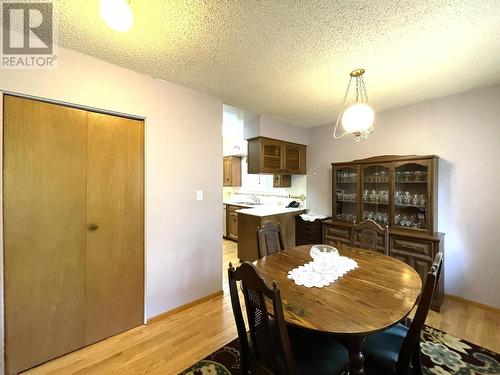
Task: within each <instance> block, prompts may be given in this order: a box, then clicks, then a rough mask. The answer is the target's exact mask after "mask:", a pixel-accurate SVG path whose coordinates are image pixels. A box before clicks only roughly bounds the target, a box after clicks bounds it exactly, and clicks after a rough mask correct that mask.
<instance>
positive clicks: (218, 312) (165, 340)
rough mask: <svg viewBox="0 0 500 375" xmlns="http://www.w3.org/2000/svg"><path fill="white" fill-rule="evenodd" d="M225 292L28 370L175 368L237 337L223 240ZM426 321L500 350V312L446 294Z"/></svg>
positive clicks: (229, 245)
mask: <svg viewBox="0 0 500 375" xmlns="http://www.w3.org/2000/svg"><path fill="white" fill-rule="evenodd" d="M223 252H224V255H223V275H224V277H223V280H224V289H225V290H224V295H223V296H218V297H215V298H212V299H210V300H208V301H205V302H202V303H200V304H198V305H195V306H192V307H190V308H188V309H186V310H183V311H180V312H177V313H175V314H172V315H171V316H169V317H167V318H165V319H163V320H160V321H157V322H155V323H151V324H148V325H144V326H140V327H137V328H134V329H132V330H130V331H127V332H124V333H122V334H119V335H117V336H114V337H112V338H109V339H107V340H104V341H101V342H99V343H96V344H94V345H91V346H89V347H86V348H83V349H81V350H78V351H76V352H73V353H70V354H68V355H66V356H64V357H61V358H58V359H55V360H53V361H51V362H48V363H46V364H44V365H41V366H39V367H37V368H35V369H32V370H30V371H28V372H26V373H27V374H134V375H135V374H163V375H169V374H177V373H179V372H180V371H182V370H183V369H185V368H186V367H188V366H189V365H191V364H193V363H195V362H196V361H198V360H200V359H202V358H204V357H205V356H206V355H208V354H210V353H211V352H213V351H214V350H216V349H217V348H219V347H221V346H222V345H224V344H225V343H227V342H229V341H231V340H232V339H234V338H235V337H236V335H237V334H236V328H235V325H234V319H233V315H232V311H231V302H230V299H229V294H228V293H227V290H226V286H227V285H226V284H227V283H226V279H227V276H226V270H227V265H228V263H229V261H232V262H233V263H237V262H238V260H237V255H236V244H235V243H234V242H231V241H224V245H223ZM427 324H428V325H430V326H433V327H435V328H438V329H441V330H443V331H446V332H448V333H451V334H453V335H455V336H458V337H461V338H463V339H466V340H469V341H471V342H473V343H476V344H478V345H481V346H484V347H486V348H488V349H490V350H493V351H496V352H500V313H499V312H498V311H497V310H493V309H488V308H484V307H481V306H478V305H476V304H471V303H466V302H463V301H457V300H454V299H449V298H447V299H446V301H445V303H444V305H443V308H442V310H441V313H436V312H433V311H431V312H430V314H429V317H428V319H427Z"/></svg>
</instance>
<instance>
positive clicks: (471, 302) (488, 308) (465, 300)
mask: <svg viewBox="0 0 500 375" xmlns="http://www.w3.org/2000/svg"><path fill="white" fill-rule="evenodd" d="M446 298H448V299H451V300H454V301H458V302H463V303H468V304H470V305H473V306H476V307H479V308H481V309H484V310H489V311H493V312H496V313H500V308H498V307H493V306H490V305H486V304H484V303H481V302H476V301H472V300H470V299H467V298H463V297H459V296H454V295H452V294H446Z"/></svg>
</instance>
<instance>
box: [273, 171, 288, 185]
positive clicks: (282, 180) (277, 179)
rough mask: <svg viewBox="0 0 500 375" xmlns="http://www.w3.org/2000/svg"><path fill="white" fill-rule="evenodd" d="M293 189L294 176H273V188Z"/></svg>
mask: <svg viewBox="0 0 500 375" xmlns="http://www.w3.org/2000/svg"><path fill="white" fill-rule="evenodd" d="M289 187H292V176H291V175H289V174H275V175H274V176H273V188H289Z"/></svg>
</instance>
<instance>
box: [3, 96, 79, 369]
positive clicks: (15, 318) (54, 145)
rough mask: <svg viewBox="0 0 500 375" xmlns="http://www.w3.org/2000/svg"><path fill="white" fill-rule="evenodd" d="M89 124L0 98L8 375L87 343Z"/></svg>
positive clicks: (65, 112) (73, 114) (43, 106)
mask: <svg viewBox="0 0 500 375" xmlns="http://www.w3.org/2000/svg"><path fill="white" fill-rule="evenodd" d="M86 117H87V113H86V112H85V111H80V110H77V109H72V108H68V107H63V106H58V105H54V104H48V103H43V102H39V101H35V100H29V99H22V98H18V97H14V96H8V95H5V96H4V125H3V126H4V139H3V140H4V159H3V168H4V169H3V182H4V191H3V203H4V212H3V216H4V281H5V286H4V291H5V347H6V372H7V373H8V374H12V373H17V372H19V371H22V370H25V369H27V368H30V367H32V366H35V365H37V364H39V363H41V362H44V361H47V360H49V359H52V358H54V357H57V356H60V355H62V354H65V353H68V352H70V351H73V350H75V349H77V348H80V347H82V346H83V345H84V342H85V331H84V330H85V325H84V322H85V319H84V317H85V230H84V228H85V224H86V220H85V216H86V212H85V210H86V208H85V207H86V202H85V189H86V182H85V181H86V165H85V154H86V151H85V147H86V146H85V145H86V142H85V141H86Z"/></svg>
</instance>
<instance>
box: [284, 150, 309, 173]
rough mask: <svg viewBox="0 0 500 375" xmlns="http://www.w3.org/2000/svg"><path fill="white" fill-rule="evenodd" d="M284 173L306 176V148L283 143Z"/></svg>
mask: <svg viewBox="0 0 500 375" xmlns="http://www.w3.org/2000/svg"><path fill="white" fill-rule="evenodd" d="M284 149H285V173H287V174H306V146H303V145H298V144H294V143H285V144H284Z"/></svg>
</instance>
